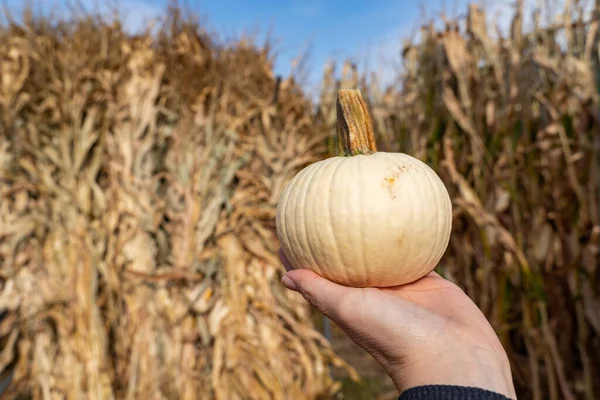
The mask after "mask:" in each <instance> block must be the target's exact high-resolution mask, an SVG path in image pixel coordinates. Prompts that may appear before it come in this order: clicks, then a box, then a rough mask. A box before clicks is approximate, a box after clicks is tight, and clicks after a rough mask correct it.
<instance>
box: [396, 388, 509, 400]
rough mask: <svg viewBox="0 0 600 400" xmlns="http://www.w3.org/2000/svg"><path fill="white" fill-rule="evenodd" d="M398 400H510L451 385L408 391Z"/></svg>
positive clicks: (479, 390) (474, 389)
mask: <svg viewBox="0 0 600 400" xmlns="http://www.w3.org/2000/svg"><path fill="white" fill-rule="evenodd" d="M398 400H510V399H509V398H508V397H506V396H503V395H501V394H498V393H495V392H490V391H489V390H484V389H479V388H473V387H466V386H449V385H428V386H418V387H414V388H411V389H408V390H406V391H404V392H402V394H401V395H400V397H399V398H398Z"/></svg>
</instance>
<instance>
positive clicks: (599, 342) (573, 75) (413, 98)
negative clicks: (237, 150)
mask: <svg viewBox="0 0 600 400" xmlns="http://www.w3.org/2000/svg"><path fill="white" fill-rule="evenodd" d="M566 3H567V9H566V10H565V12H564V13H562V14H560V15H557V17H558V19H559V21H560V23H557V24H555V25H550V26H546V27H544V28H542V27H540V26H534V29H533V31H531V32H524V31H523V29H522V26H521V25H522V22H521V21H522V20H523V12H522V7H521V10H519V9H517V12H516V13H515V15H514V19H513V23H512V26H511V35H510V37H508V38H505V39H501V40H492V39H491V38H490V36H489V34H488V31H487V28H489V26H490V25H489V23H490V19H489V18H488V19H487V20H486V15H485V13H484V11H483V10H481V9H480V8H478V7H476V6H471V7H470V8H469V10H468V14H467V16H466V18H465V20H460V21H446V22H445V24H444V25H445V26H444V27H443V28H441V29H436V28H435V27H434V26H433V24H430V25H426V26H424V27H423V29H422V31H421V35H420V38H419V42H418V44H416V43H406V45H405V48H404V49H403V61H404V74H403V76H402V77H401V83H402V88H401V89H400V90H397V91H396V90H393V89H391V88H390V89H389V90H387V91H383V92H379V91H378V90H377V89H374V88H373V86H370V85H369V84H368V83H367V82H366V80H365V79H362V78H361V77H360V76H359V74H357V73H356V72H355V71H354V72H353V70H352V67H351V66H350V65H348V64H347V65H346V67H345V72H343V73H342V75H343V76H345V77H346V78H344V79H342V80H341V81H337V82H336V81H335V80H334V79H333V77H332V75H331V72H328V73H326V75H325V82H326V83H327V84H328V85H329V86H328V87H327V88H326V90H324V95H323V97H322V100H321V102H322V109H324V110H325V112H324V114H325V115H326V119H327V120H328V121H330V124H331V121H334V120H333V115H332V113H333V108H332V104H333V103H332V102H331V100H330V94H331V93H333V92H335V90H337V88H339V87H341V86H346V87H352V86H358V87H362V88H363V91H365V92H367V93H370V94H371V103H372V107H373V114H374V119H375V122H376V131H377V132H378V134H379V135H380V141H381V144H380V145H379V147H380V149H382V150H388V151H402V152H405V153H409V154H412V155H415V156H417V157H419V158H421V159H423V160H427V162H428V163H429V164H430V165H432V166H433V167H434V168H435V169H436V171H438V173H439V174H440V175H441V176H442V178H443V179H444V181H445V182H446V184H447V186H448V188H449V190H450V193H451V197H452V198H453V203H454V206H455V207H454V226H453V233H452V239H451V243H450V246H449V250H448V251H447V253H446V256H445V258H444V259H443V261H442V263H441V265H440V268H439V270H440V272H441V273H443V274H444V275H445V276H446V277H448V278H450V279H452V280H453V281H456V282H457V283H459V284H460V286H461V287H463V288H464V289H465V290H466V292H467V293H468V294H469V296H471V298H473V299H474V300H475V301H476V302H477V304H478V305H479V306H480V307H481V309H482V310H483V312H484V313H485V314H486V316H488V318H489V319H490V320H491V322H492V323H493V325H494V327H495V328H496V330H497V332H498V334H499V335H500V337H501V339H502V341H503V343H504V345H505V347H506V349H507V351H508V353H509V356H510V359H511V362H512V368H513V374H514V378H515V383H516V385H517V387H518V394H519V398H520V399H536V400H541V399H575V398H581V399H589V400H592V399H596V398H598V397H599V396H600V378H599V376H600V373H599V371H600V271H599V270H598V263H599V259H598V257H599V248H598V244H599V237H600V236H599V235H600V219H599V218H600V216H599V201H600V199H599V197H598V189H599V184H600V164H599V162H600V114H599V108H598V89H597V88H598V86H597V82H596V79H597V77H598V75H599V72H600V69H598V63H599V58H598V28H599V22H600V21H599V20H598V18H597V17H598V16H597V15H596V14H594V15H592V16H591V17H590V16H587V17H585V13H583V12H581V10H580V9H579V8H578V7H577V6H576V5H573V4H572V3H571V2H566ZM518 4H519V3H518ZM521 5H522V3H521ZM538 17H539V15H538ZM536 19H537V17H536V16H534V21H535V20H536ZM561 43H562V45H561Z"/></svg>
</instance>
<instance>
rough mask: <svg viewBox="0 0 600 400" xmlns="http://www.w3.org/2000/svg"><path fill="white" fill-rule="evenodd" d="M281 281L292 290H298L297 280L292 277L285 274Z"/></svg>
mask: <svg viewBox="0 0 600 400" xmlns="http://www.w3.org/2000/svg"><path fill="white" fill-rule="evenodd" d="M281 283H282V284H283V286H285V287H286V288H288V289H290V290H294V291H296V292H297V291H298V286H296V282H294V281H293V280H292V279H291V278H289V277H287V276H285V275H284V277H283V278H281Z"/></svg>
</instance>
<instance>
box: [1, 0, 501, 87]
mask: <svg viewBox="0 0 600 400" xmlns="http://www.w3.org/2000/svg"><path fill="white" fill-rule="evenodd" d="M42 1H43V3H42V4H43V8H44V9H45V10H49V9H53V10H60V9H61V8H62V7H61V6H60V5H61V4H64V3H65V1H64V0H42ZM113 1H114V0H113ZM186 1H187V4H188V5H189V7H190V8H191V9H193V10H195V12H196V13H197V14H199V15H200V16H201V17H203V20H204V21H205V22H206V25H207V26H208V27H209V28H210V29H211V30H214V31H217V32H218V33H219V34H220V35H221V36H222V37H223V38H231V37H236V36H239V35H240V34H242V33H243V32H244V31H258V34H259V35H258V36H259V38H264V36H265V34H266V33H267V31H268V30H269V28H271V36H272V37H273V39H274V40H275V50H276V52H277V54H278V57H277V60H276V65H275V70H276V72H277V73H280V74H283V75H287V74H288V72H289V71H290V67H291V65H292V60H293V59H294V58H295V57H297V56H298V55H300V54H302V53H303V52H304V51H306V50H310V52H311V54H310V58H309V59H308V63H307V67H308V69H309V73H310V75H309V79H310V83H312V84H313V85H315V84H317V83H318V80H319V79H320V77H321V73H322V71H323V68H324V66H325V64H326V61H327V60H328V59H335V60H336V61H339V62H340V63H341V61H343V60H344V59H346V58H348V57H350V58H352V59H353V60H354V61H356V62H357V63H358V64H359V66H361V67H362V68H361V69H363V70H364V69H365V66H366V65H365V62H366V61H367V60H368V67H369V69H370V70H377V71H379V72H380V74H382V76H383V77H384V79H386V80H389V79H392V77H393V76H394V75H395V71H397V69H398V67H399V62H400V58H399V51H400V48H401V43H402V40H403V39H405V38H408V37H410V36H411V35H412V34H414V33H415V31H416V29H417V28H418V27H419V25H420V23H421V22H422V21H423V19H422V15H423V14H422V9H423V8H424V9H425V10H426V17H427V18H431V17H435V18H436V19H438V17H439V13H440V12H442V11H443V10H445V12H446V14H447V15H449V16H456V15H459V14H462V13H464V12H465V11H466V9H467V5H466V4H467V3H468V1H467V0H373V1H359V0H346V1H342V0H272V1H266V0H262V1H261V0H245V1H244V0H182V1H181V2H182V4H186ZM23 3H24V1H23V0H8V4H9V6H10V8H11V9H12V10H13V11H15V12H16V13H18V12H19V8H20V7H22V4H23ZM83 3H84V4H86V6H88V7H90V9H92V10H93V9H95V7H96V8H97V7H99V5H100V4H103V3H104V1H103V0H83ZM115 3H118V4H119V7H120V9H122V10H123V11H125V12H126V14H125V22H126V24H127V26H128V27H129V28H130V29H132V30H136V29H138V28H139V27H141V26H143V25H144V23H145V21H147V20H149V19H152V18H155V17H157V16H160V15H161V14H162V13H163V10H164V9H165V7H166V5H167V3H168V2H167V0H119V1H117V2H115ZM485 3H487V4H486V5H487V6H488V8H489V6H492V8H494V7H495V12H496V13H497V12H501V13H502V14H501V15H499V19H500V21H501V22H503V23H504V24H506V23H507V21H508V18H507V17H508V16H509V15H510V11H509V7H510V4H512V1H510V0H494V1H492V0H488V1H485V2H484V4H485ZM34 4H40V3H38V2H37V1H35V0H34Z"/></svg>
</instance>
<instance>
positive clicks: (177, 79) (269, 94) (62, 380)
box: [0, 9, 352, 399]
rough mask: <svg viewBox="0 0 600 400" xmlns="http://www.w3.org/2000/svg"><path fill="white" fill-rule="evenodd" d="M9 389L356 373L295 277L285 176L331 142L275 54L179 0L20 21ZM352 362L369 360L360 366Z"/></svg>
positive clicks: (290, 394)
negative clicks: (189, 11)
mask: <svg viewBox="0 0 600 400" xmlns="http://www.w3.org/2000/svg"><path fill="white" fill-rule="evenodd" d="M0 38H1V39H0V71H1V73H2V80H1V84H0V274H1V278H0V279H1V281H0V282H1V289H2V290H1V292H0V309H1V310H2V312H3V318H2V321H1V323H0V337H1V340H2V349H3V350H2V353H1V357H0V370H3V371H6V370H8V369H13V370H14V378H13V381H12V384H11V387H10V389H9V392H8V393H7V395H8V396H10V397H13V396H16V395H26V396H32V397H33V398H89V399H108V398H140V399H159V398H182V399H194V398H218V399H241V398H256V399H271V398H274V399H283V398H315V397H316V396H317V395H327V394H331V393H333V392H335V391H336V389H337V387H338V384H336V383H335V382H333V381H332V380H331V378H330V376H329V372H328V365H329V364H330V363H333V364H335V365H337V366H340V367H345V364H344V362H343V361H342V360H340V359H339V358H338V357H336V356H335V355H334V354H333V353H332V351H331V348H330V346H329V344H328V343H327V342H326V340H325V339H324V338H322V337H321V336H320V335H319V333H317V332H316V331H314V330H313V329H312V326H311V324H310V322H309V321H310V319H309V311H308V309H307V307H306V303H305V302H303V301H302V300H301V299H300V298H299V296H298V295H294V294H291V293H290V292H289V291H285V290H284V289H283V288H282V286H281V285H280V283H279V279H280V277H281V267H280V263H279V261H278V259H277V256H276V254H277V240H276V236H275V232H274V215H275V207H276V204H277V200H278V198H279V193H280V192H281V190H282V188H283V185H284V184H285V182H286V181H287V180H288V179H289V178H290V177H291V176H292V175H293V174H294V173H295V172H296V171H298V170H299V169H300V168H301V167H303V166H304V165H306V164H307V163H310V162H312V161H314V160H316V157H318V155H319V154H322V151H323V150H322V149H321V150H320V147H322V144H323V143H324V140H323V135H322V134H321V133H320V131H319V130H318V129H317V128H315V125H313V123H312V119H311V110H310V107H311V104H310V103H309V101H307V100H306V99H305V98H304V97H303V96H302V95H301V93H300V90H299V88H298V87H296V85H295V84H294V81H293V79H292V78H288V79H285V80H283V81H280V80H278V79H276V77H275V76H273V73H272V67H271V60H270V59H269V52H268V48H265V49H256V48H255V47H253V46H251V45H250V44H249V42H248V41H247V40H243V39H242V40H241V41H240V42H239V43H237V44H236V45H234V46H230V47H226V46H222V45H218V44H216V43H215V42H213V40H212V39H211V38H210V37H209V36H208V35H207V34H205V33H204V32H203V31H202V30H201V29H200V28H199V27H198V26H197V25H195V24H193V23H190V22H187V21H183V20H182V19H181V18H180V17H179V11H178V10H177V9H173V10H171V13H170V15H169V19H168V21H167V22H166V23H165V25H164V27H163V29H162V30H161V31H160V32H159V33H158V34H157V35H156V36H155V37H152V36H151V35H150V34H149V33H148V34H144V35H139V36H135V37H132V36H130V35H128V34H126V33H124V32H123V30H122V29H121V27H120V26H119V23H118V22H115V23H110V24H109V23H107V22H104V21H102V20H99V19H96V18H93V17H82V18H78V19H76V20H75V21H59V22H57V23H51V22H50V21H48V20H45V19H42V20H39V19H35V20H34V19H30V20H29V21H28V22H27V23H26V25H24V26H17V25H14V24H11V25H10V26H7V27H4V28H2V30H0ZM349 370H350V371H352V370H351V369H349Z"/></svg>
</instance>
